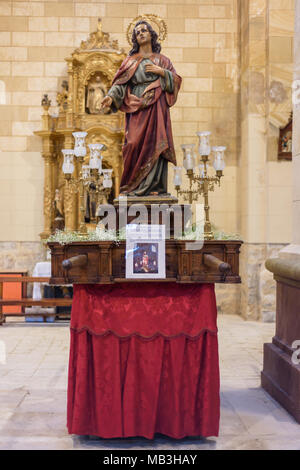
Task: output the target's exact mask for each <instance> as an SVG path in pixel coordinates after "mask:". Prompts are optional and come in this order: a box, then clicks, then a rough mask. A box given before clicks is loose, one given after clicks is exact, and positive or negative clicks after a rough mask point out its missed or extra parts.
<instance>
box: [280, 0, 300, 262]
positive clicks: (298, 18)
mask: <svg viewBox="0 0 300 470" xmlns="http://www.w3.org/2000/svg"><path fill="white" fill-rule="evenodd" d="M293 90H294V93H293V161H292V165H293V170H292V174H293V228H292V243H291V244H290V245H288V246H287V247H286V248H284V249H283V250H281V252H280V253H279V256H280V258H284V259H290V260H295V259H296V258H297V259H299V262H300V2H299V1H296V2H295V35H294V84H293Z"/></svg>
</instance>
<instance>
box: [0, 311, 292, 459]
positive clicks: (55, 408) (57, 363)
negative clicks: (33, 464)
mask: <svg viewBox="0 0 300 470" xmlns="http://www.w3.org/2000/svg"><path fill="white" fill-rule="evenodd" d="M218 327H219V355H220V370H221V423H220V436H219V437H218V438H209V439H205V440H200V439H196V438H191V439H183V440H180V441H176V440H172V439H169V438H166V437H162V436H161V437H157V438H156V439H155V440H153V441H148V440H146V439H140V438H132V439H114V440H102V439H96V438H95V439H88V438H86V437H80V436H70V435H68V433H67V429H66V390H67V368H68V355H69V325H68V324H67V323H54V324H28V323H27V324H26V323H19V322H9V323H6V324H5V325H4V326H3V327H0V449H57V450H60V449H107V450H114V449H134V450H135V449H166V450H169V449H175V450H176V449H178V450H179V449H188V450H195V449H199V450H200V449H300V425H299V424H297V423H296V421H295V420H294V419H293V418H292V417H291V416H290V415H289V414H288V413H287V412H286V411H285V410H284V409H283V408H281V406H280V405H279V404H278V403H277V402H275V401H274V400H273V399H272V398H271V397H270V396H269V395H268V394H267V393H266V392H265V391H264V390H263V389H262V388H261V387H260V371H261V369H262V359H263V358H262V347H263V343H265V342H270V341H271V338H272V336H273V335H274V329H275V325H274V324H270V323H258V322H245V321H243V320H242V319H241V318H240V317H237V316H219V319H218Z"/></svg>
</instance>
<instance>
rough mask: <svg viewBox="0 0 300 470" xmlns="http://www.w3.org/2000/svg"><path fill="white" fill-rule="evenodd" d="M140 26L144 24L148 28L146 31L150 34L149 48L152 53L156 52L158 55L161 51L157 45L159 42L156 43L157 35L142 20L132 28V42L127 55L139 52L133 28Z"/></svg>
mask: <svg viewBox="0 0 300 470" xmlns="http://www.w3.org/2000/svg"><path fill="white" fill-rule="evenodd" d="M140 24H145V25H146V26H147V28H148V31H149V33H150V34H151V46H152V52H157V53H159V52H160V51H161V45H160V44H159V42H158V41H157V38H158V36H157V33H156V32H155V31H154V29H153V28H152V26H151V25H150V24H149V23H147V21H144V20H141V21H138V22H137V23H136V25H135V26H134V28H133V31H132V38H131V41H132V49H131V51H130V52H129V55H133V54H135V53H136V52H139V50H140V46H139V44H138V42H137V39H136V35H135V28H136V27H137V26H139V25H140Z"/></svg>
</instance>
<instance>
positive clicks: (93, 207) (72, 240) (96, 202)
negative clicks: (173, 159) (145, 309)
mask: <svg viewBox="0 0 300 470" xmlns="http://www.w3.org/2000/svg"><path fill="white" fill-rule="evenodd" d="M138 19H139V18H136V19H135V20H134V21H133V22H132V23H131V24H130V25H129V27H128V30H127V37H128V39H129V42H130V37H131V34H132V30H133V25H134V24H136V22H137V20H138ZM147 21H150V22H153V23H155V24H156V26H157V27H158V30H159V38H160V40H163V39H164V37H165V35H166V25H165V23H164V22H163V20H160V19H159V18H158V17H156V16H155V15H147ZM125 57H126V54H125V52H124V50H121V49H119V47H118V43H117V41H112V40H111V39H110V37H109V34H108V33H104V32H102V28H101V21H100V20H99V22H98V29H97V31H96V32H94V33H92V34H91V35H90V37H89V39H88V40H87V41H85V42H82V43H81V45H80V47H79V48H78V49H76V50H75V51H74V52H73V54H72V56H71V57H69V58H67V59H66V61H67V64H68V80H64V81H63V82H62V91H61V92H60V93H58V95H57V103H58V112H57V113H56V114H52V115H50V114H49V109H50V107H51V101H50V100H49V98H48V96H47V95H44V97H43V100H42V106H43V109H44V113H43V116H42V125H43V129H42V130H41V131H37V132H36V134H37V135H39V136H40V137H41V138H42V140H43V152H42V157H43V159H44V162H45V185H44V218H45V226H44V231H43V233H42V234H41V238H42V239H48V240H49V241H48V246H49V248H50V250H51V263H52V277H51V283H53V284H64V283H116V282H124V281H128V282H129V281H130V280H129V279H127V278H126V240H124V239H122V237H118V236H116V237H112V238H111V239H109V237H107V236H103V237H102V239H101V237H98V239H97V237H95V236H94V235H89V234H91V233H92V232H91V230H94V233H95V229H96V227H97V230H98V229H99V227H100V228H101V231H102V233H105V229H109V228H113V229H114V230H115V233H116V234H117V233H120V231H122V230H125V229H126V224H127V223H128V224H130V223H132V222H133V221H135V220H137V214H139V215H140V216H141V212H142V211H141V210H140V211H139V207H138V206H139V205H140V206H141V205H143V208H145V209H144V211H146V213H145V212H144V213H143V215H144V219H143V221H142V223H143V224H151V223H153V213H155V210H156V218H155V223H157V224H160V225H164V224H166V223H167V226H168V230H169V231H168V235H169V237H167V238H166V240H165V268H166V269H165V278H164V279H165V281H166V282H168V281H169V282H179V283H186V282H189V283H193V282H196V283H199V282H212V283H215V282H222V283H239V282H241V279H240V276H239V251H240V247H241V244H242V242H241V240H238V239H231V240H230V239H226V240H219V239H218V240H215V239H214V234H213V231H212V226H211V222H210V216H209V192H210V191H213V190H214V188H215V187H216V186H220V181H221V178H222V176H223V170H224V168H225V159H224V151H225V150H226V148H225V147H222V146H215V147H212V149H211V146H210V142H209V137H210V132H209V131H200V132H198V137H199V161H198V157H197V156H196V154H195V149H194V147H195V146H194V144H185V145H182V146H181V147H182V151H183V156H184V158H183V168H182V167H180V166H175V167H174V179H173V184H174V188H175V191H176V192H177V197H174V196H171V195H170V194H169V193H168V194H164V195H163V196H160V195H159V194H158V195H151V196H131V195H130V194H129V195H126V196H125V197H124V196H122V195H121V196H120V194H119V191H120V182H121V177H122V171H123V162H122V144H123V142H124V115H123V113H122V112H120V111H118V112H116V113H111V112H110V111H109V110H107V109H104V110H103V109H102V108H101V102H102V101H103V99H104V97H105V96H106V95H107V93H108V91H109V89H110V86H111V83H112V80H113V77H114V76H115V74H116V72H117V70H118V69H119V67H120V65H121V63H122V62H123V60H124V59H125ZM151 96H153V93H152V95H150V97H149V99H151ZM211 150H212V152H213V154H214V161H213V168H214V170H215V174H212V173H211V170H212V167H209V162H210V160H209V158H210V153H211ZM183 169H185V170H186V176H187V181H188V185H187V184H185V183H184V181H183V175H182V172H183ZM178 197H181V198H182V199H183V200H184V201H185V203H184V204H179V203H178ZM201 197H203V204H202V208H203V217H202V220H201V222H200V225H201V227H202V233H201V235H200V238H197V237H196V239H195V232H194V233H192V230H191V228H192V227H194V226H195V218H193V217H194V216H193V215H192V214H193V210H192V209H193V203H195V202H197V201H198V202H199V201H201V199H200V198H201ZM109 206H110V208H112V212H114V214H115V219H114V220H113V223H112V226H111V227H109V226H108V225H109V224H108V225H104V224H103V221H105V222H107V220H108V218H107V213H108V212H109V210H108V209H107V211H105V208H108V207H109ZM101 209H102V210H101ZM135 209H136V210H135ZM124 211H125V217H124ZM124 220H125V222H124ZM139 220H141V218H140V219H139ZM120 221H123V222H120ZM166 221H167V222H166ZM196 222H197V221H196ZM198 222H199V221H198ZM178 227H179V228H178ZM57 229H59V230H64V233H65V234H69V235H70V236H69V238H68V240H69V241H68V242H66V241H64V243H60V242H59V240H58V239H56V238H55V233H57V232H56V231H57ZM108 232H109V233H110V232H111V230H108ZM188 232H189V233H190V234H191V238H190V239H189V235H188ZM71 234H74V236H71ZM76 234H77V236H76ZM49 237H50V239H49ZM141 280H144V281H145V279H141ZM149 280H150V279H149Z"/></svg>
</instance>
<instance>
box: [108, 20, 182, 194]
mask: <svg viewBox="0 0 300 470" xmlns="http://www.w3.org/2000/svg"><path fill="white" fill-rule="evenodd" d="M157 38H158V36H157V33H156V32H155V31H154V29H153V28H152V26H151V25H150V24H149V23H148V22H147V21H144V20H141V21H138V22H137V23H136V25H135V27H134V29H133V33H132V46H133V47H132V49H131V51H130V52H129V55H128V56H127V57H126V59H125V60H124V61H123V63H122V65H121V67H120V69H119V70H118V71H117V73H116V75H115V77H114V79H113V83H112V87H111V88H110V90H109V91H108V93H107V96H106V97H105V98H104V99H103V101H102V105H101V107H102V108H107V107H110V108H111V110H112V111H113V112H116V111H117V110H119V109H120V110H121V111H124V112H125V113H126V124H125V142H124V145H123V160H124V171H123V175H122V179H121V185H120V193H121V194H127V195H129V196H148V195H157V194H161V195H162V194H167V171H168V162H171V163H173V164H174V165H176V156H175V150H174V144H173V137H172V128H171V120H170V111H169V107H170V106H172V105H174V104H175V102H176V99H177V94H178V91H179V88H180V85H181V77H179V75H177V73H176V71H175V69H174V67H173V65H172V63H171V61H170V60H169V59H168V58H167V57H166V56H164V55H162V54H160V51H161V46H160V44H159V43H158V41H157Z"/></svg>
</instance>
